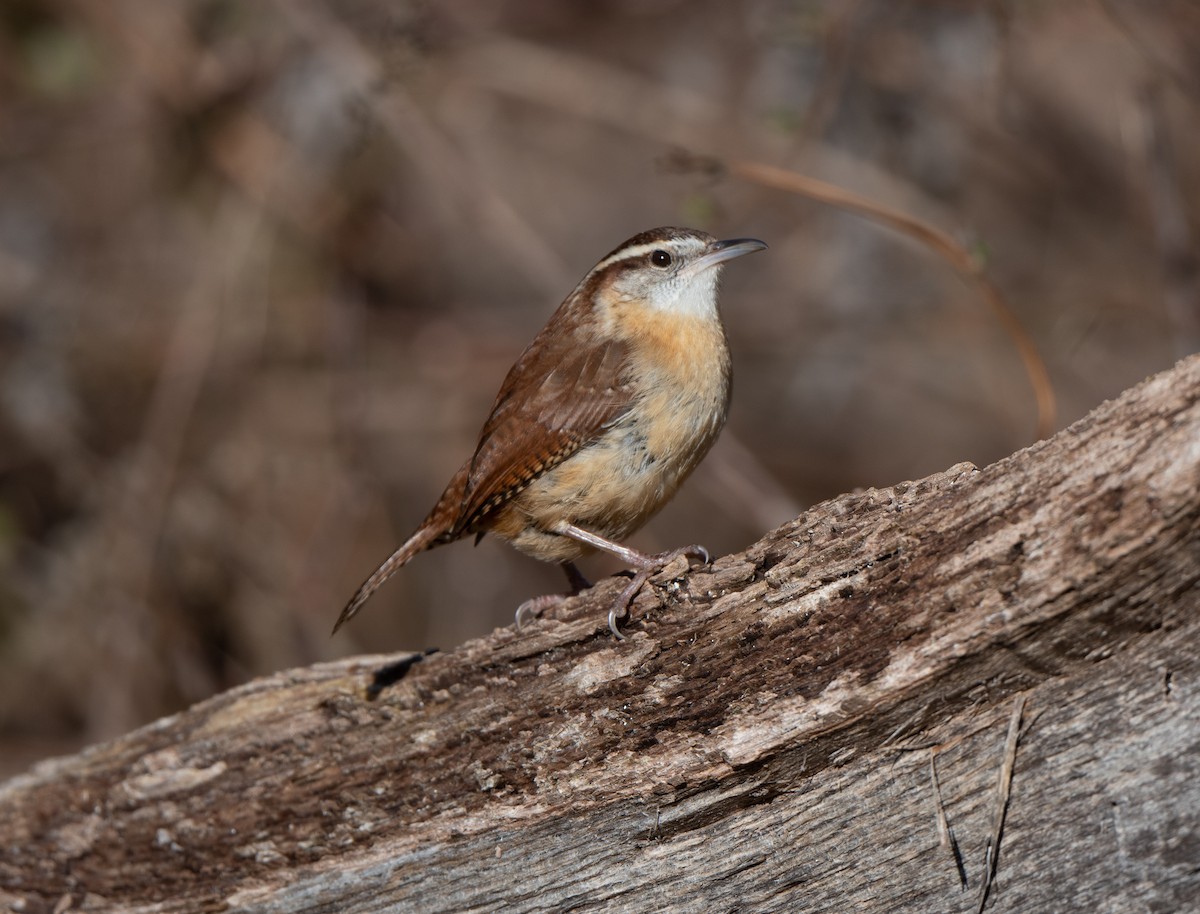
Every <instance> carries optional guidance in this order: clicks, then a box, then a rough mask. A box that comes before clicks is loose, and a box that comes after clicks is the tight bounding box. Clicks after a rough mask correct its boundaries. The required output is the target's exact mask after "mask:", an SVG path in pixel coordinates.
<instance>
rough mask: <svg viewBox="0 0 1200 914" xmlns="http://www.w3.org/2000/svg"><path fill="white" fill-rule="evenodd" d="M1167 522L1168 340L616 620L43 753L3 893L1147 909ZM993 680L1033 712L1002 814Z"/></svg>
mask: <svg viewBox="0 0 1200 914" xmlns="http://www.w3.org/2000/svg"><path fill="white" fill-rule="evenodd" d="M1198 529H1200V357H1196V358H1192V359H1190V360H1187V361H1185V362H1181V363H1180V364H1179V365H1178V366H1176V368H1175V369H1173V370H1172V371H1169V372H1166V373H1164V374H1161V375H1159V376H1157V377H1155V378H1153V379H1151V380H1149V381H1147V382H1146V383H1144V384H1142V385H1141V386H1139V387H1138V388H1136V389H1134V390H1132V391H1130V392H1128V393H1127V394H1125V395H1124V396H1122V397H1121V398H1120V399H1118V400H1115V401H1113V402H1110V403H1107V404H1105V405H1104V406H1102V407H1100V408H1099V409H1097V410H1096V411H1095V412H1094V413H1092V414H1091V415H1090V416H1088V417H1087V418H1086V419H1084V420H1082V421H1081V422H1079V423H1077V424H1075V425H1074V426H1072V427H1071V428H1070V429H1067V430H1066V431H1064V432H1061V433H1060V434H1058V435H1057V436H1055V437H1054V438H1052V439H1050V440H1049V441H1045V442H1042V443H1040V444H1038V445H1036V446H1034V447H1032V448H1029V449H1027V450H1025V451H1022V452H1020V453H1018V454H1015V455H1013V456H1012V457H1010V458H1008V459H1006V460H1003V461H1001V462H999V463H997V464H995V465H993V466H990V467H988V468H986V469H984V470H982V471H981V470H976V469H975V468H974V467H971V466H969V465H965V464H964V465H960V466H957V467H954V468H952V469H951V470H949V471H947V472H945V473H940V474H937V475H934V476H931V477H929V478H927V479H923V480H920V481H918V482H914V483H905V484H902V485H898V486H894V487H892V488H890V489H882V490H874V489H872V490H868V491H866V492H861V493H857V494H851V495H846V496H843V497H841V498H838V499H835V500H833V501H830V502H827V503H825V504H822V505H819V506H817V507H815V508H813V509H812V510H810V511H808V512H806V513H805V514H803V515H801V516H800V517H798V518H797V519H796V520H795V521H793V522H792V523H790V524H787V525H785V526H783V527H781V528H779V529H778V530H775V531H773V532H772V533H770V534H768V535H767V536H766V537H764V538H763V539H762V540H761V541H760V542H758V543H756V544H755V545H754V546H752V547H751V548H750V549H748V550H746V552H744V553H742V554H739V555H733V556H727V557H725V558H723V559H721V560H719V561H717V562H716V563H715V565H714V566H713V567H712V568H711V569H708V570H705V571H699V572H695V573H692V574H685V573H683V572H682V571H680V570H668V572H666V573H664V575H661V576H660V577H659V578H658V579H657V586H656V587H653V588H647V589H646V590H645V591H644V592H643V594H642V595H641V597H640V598H639V600H638V603H637V605H636V606H635V608H634V612H633V614H632V618H631V620H630V621H629V622H628V623H627V625H626V627H625V631H626V633H627V635H628V636H629V640H628V641H627V642H625V643H617V642H615V641H613V640H612V638H611V636H609V635H608V634H607V630H606V625H605V615H606V612H607V605H608V601H610V600H611V599H612V597H613V595H614V594H615V593H616V591H617V590H618V589H619V588H620V587H621V586H622V581H621V580H620V579H613V580H608V581H604V582H602V583H601V584H600V585H598V586H597V587H596V588H595V589H594V590H593V591H591V592H589V593H587V594H584V595H583V596H582V597H580V598H579V599H577V600H574V601H571V602H569V603H568V604H566V605H565V606H564V607H563V609H562V612H561V613H560V614H559V615H558V616H556V617H554V618H551V619H547V620H544V621H542V622H539V623H537V624H536V625H534V626H532V627H530V628H528V629H527V630H525V631H524V632H521V633H517V632H515V631H513V630H511V629H504V630H500V631H496V632H494V633H492V634H491V635H490V636H488V637H487V638H483V639H479V640H477V641H472V642H469V643H467V644H465V645H463V646H462V647H460V648H458V649H457V650H453V651H449V652H446V653H440V654H433V655H431V656H428V657H425V658H423V659H422V661H421V662H420V663H408V661H409V660H410V659H411V655H404V656H396V657H365V658H355V659H352V660H347V661H343V662H339V663H332V664H322V665H318V666H315V667H311V668H308V669H302V670H293V671H289V672H286V673H281V674H278V675H276V676H273V677H270V678H268V679H263V680H259V681H256V682H252V683H249V684H247V685H245V686H243V687H241V688H238V689H235V690H233V691H230V692H228V693H226V694H223V695H219V696H217V697H215V698H213V699H211V700H209V701H206V702H204V703H202V704H200V705H197V706H196V707H194V708H192V709H190V710H188V711H186V712H184V713H182V714H179V715H176V716H174V717H171V718H167V719H165V720H162V721H159V722H158V723H156V724H153V725H151V726H149V727H146V728H143V729H141V730H139V731H137V732H135V733H131V734H129V735H128V736H125V737H123V738H121V739H118V740H115V741H113V742H111V743H108V744H105V745H102V746H97V747H95V748H93V749H90V750H88V751H86V752H83V753H81V754H80V755H78V756H75V757H72V758H66V759H58V760H54V761H50V762H46V763H43V764H41V765H39V766H37V767H36V768H35V769H34V770H33V771H32V772H30V773H29V774H27V775H24V776H21V777H18V778H16V779H14V780H12V781H10V782H8V783H7V784H5V785H3V786H0V905H4V904H7V905H8V907H9V908H10V909H12V910H19V911H24V912H28V914H40V912H49V911H52V910H60V911H62V910H68V909H70V910H87V911H115V910H121V911H135V912H137V911H144V912H150V911H156V912H157V911H164V912H165V911H194V910H227V911H262V910H268V909H269V910H272V911H283V912H291V911H297V912H298V911H311V912H315V911H335V910H336V911H339V912H357V911H380V910H385V909H386V910H421V911H429V912H436V911H472V910H493V909H498V908H501V907H503V908H504V909H505V910H511V911H532V910H537V911H548V910H566V909H570V910H574V911H584V910H639V911H659V910H679V911H713V910H731V909H734V908H737V909H739V910H754V911H764V912H766V911H796V910H807V911H822V910H828V911H843V910H878V911H904V910H911V911H927V910H943V911H945V910H962V911H970V910H973V909H974V908H975V907H976V906H977V905H978V904H979V898H980V897H982V895H983V893H984V892H985V891H986V892H987V894H988V898H987V899H985V903H988V904H990V905H991V906H992V907H994V908H996V909H1003V910H1010V909H1011V910H1067V909H1079V908H1085V909H1086V908H1087V907H1089V906H1095V907H1099V908H1102V909H1104V910H1125V909H1127V908H1129V909H1138V910H1144V909H1161V910H1179V909H1182V907H1184V906H1185V904H1186V903H1188V901H1189V900H1190V899H1194V898H1196V897H1200V872H1198V871H1197V869H1196V865H1195V863H1196V857H1195V847H1196V841H1197V836H1200V786H1198V785H1200V753H1196V752H1195V751H1194V747H1195V745H1196V743H1197V740H1198V738H1200V702H1198V701H1197V700H1196V690H1197V688H1200V660H1198V657H1197V651H1196V648H1195V645H1196V643H1197V638H1198V637H1200V613H1197V612H1196V604H1197V597H1198V596H1200V587H1198V581H1200V537H1198V536H1197V530H1198ZM675 574H679V575H681V576H680V577H678V578H675V577H673V575H675ZM406 663H408V665H407V666H404V664H406ZM396 664H400V665H401V666H399V667H397V666H396ZM389 678H390V679H391V680H393V681H390V682H389V681H388V680H389ZM373 685H374V686H375V694H376V697H375V698H374V699H371V698H370V697H369V696H368V692H369V691H370V690H371V688H372V686H373ZM1017 693H1021V694H1023V695H1024V696H1025V697H1026V699H1027V700H1028V702H1029V706H1030V707H1031V708H1035V709H1036V710H1037V713H1038V714H1039V716H1038V718H1037V725H1036V727H1035V728H1034V729H1033V730H1031V731H1028V732H1026V733H1024V734H1023V735H1022V738H1021V741H1020V764H1019V766H1018V768H1017V769H1016V772H1015V776H1013V772H1012V769H1011V760H1010V762H1009V763H1008V767H1007V768H1006V769H1005V770H1006V771H1007V772H1008V775H1007V776H1006V777H1005V779H1004V785H1005V788H1004V790H1005V792H1004V803H1003V804H1002V805H1003V808H1004V809H1006V810H1007V813H1001V814H1000V815H1001V816H1002V818H998V817H997V816H998V814H997V809H996V802H997V796H996V790H995V778H996V774H995V772H996V755H995V734H996V732H997V730H998V729H999V728H1002V727H1003V726H1004V724H1005V723H1006V722H1008V721H1009V720H1010V718H1011V716H1012V707H1013V702H1014V700H1015V698H1014V697H1015V696H1016V695H1017ZM1009 742H1010V744H1011V747H1010V748H1011V749H1015V746H1016V744H1015V740H1013V739H1010V741H1009ZM935 746H936V747H939V748H938V752H937V759H938V765H939V768H940V778H939V781H938V788H939V789H938V790H937V791H933V789H932V787H931V783H930V775H929V773H928V772H927V771H926V770H925V762H924V760H925V758H926V757H927V753H929V752H930V750H931V749H932V748H933V747H935ZM1008 754H1009V755H1011V752H1009V753H1008ZM935 774H937V772H935ZM933 792H937V793H940V794H941V796H940V797H934V796H931V793H933ZM931 799H932V800H934V802H942V803H943V804H944V805H943V810H944V812H943V814H944V816H945V817H946V818H947V819H948V822H949V823H950V824H951V825H953V831H954V835H955V838H956V840H957V843H958V845H959V846H960V847H961V848H962V855H963V859H964V860H965V861H966V864H965V875H966V878H967V881H968V888H969V889H971V890H972V891H970V892H964V891H963V888H962V886H961V885H960V879H959V875H958V873H956V872H955V866H954V865H953V864H952V863H951V862H950V861H949V860H948V859H947V856H946V854H945V851H944V850H942V849H941V848H940V845H939V834H938V832H939V828H938V826H937V823H936V822H935V821H932V820H931V818H930V816H929V808H930V805H929V804H930V802H931ZM1001 821H1002V823H1003V837H1004V853H1003V858H1002V859H1000V860H998V859H997V857H996V850H997V847H996V834H995V830H996V825H997V822H1001ZM948 829H949V825H948V826H947V830H948ZM947 833H948V831H947ZM989 840H991V849H990V851H989V850H988V848H989ZM985 859H986V860H988V864H987V866H985V867H982V868H980V867H979V863H978V862H979V861H981V860H985ZM996 863H998V864H999V866H998V868H997V870H996V872H995V881H994V882H991V881H990V878H989V876H988V874H987V870H988V869H989V868H990V867H991V866H992V865H994V864H996ZM985 880H988V888H987V889H986V890H985V889H983V886H984V884H985Z"/></svg>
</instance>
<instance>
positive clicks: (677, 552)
mask: <svg viewBox="0 0 1200 914" xmlns="http://www.w3.org/2000/svg"><path fill="white" fill-rule="evenodd" d="M635 555H636V556H637V558H636V559H635V560H634V561H633V562H631V564H633V565H636V566H637V569H638V571H637V573H636V574H634V576H633V578H632V579H631V580H630V581H629V583H628V584H627V585H626V586H625V589H624V590H622V591H621V593H620V595H619V596H618V597H617V599H616V602H615V603H613V606H612V609H610V610H609V611H608V628H609V631H611V632H612V633H613V635H615V636H616V638H617V640H618V641H624V640H625V636H624V635H622V634H621V629H620V628H619V627H618V626H617V620H618V619H623V618H625V617H626V616H628V615H629V609H630V607H631V606H633V601H634V600H635V599H636V598H637V595H638V594H639V593H641V590H642V588H643V587H645V586H646V582H647V581H649V580H650V579H651V578H652V577H654V576H655V575H656V574H658V573H659V572H660V571H662V570H663V569H664V568H666V567H667V566H668V565H670V564H671V563H672V562H673V561H675V560H676V559H678V558H687V559H699V560H700V564H701V565H707V564H708V563H709V561H710V559H709V555H708V550H707V549H705V548H704V547H703V546H698V545H694V544H693V545H691V546H683V547H681V548H679V549H670V550H668V551H667V552H659V553H657V554H656V555H646V554H645V553H635ZM689 565H690V562H689Z"/></svg>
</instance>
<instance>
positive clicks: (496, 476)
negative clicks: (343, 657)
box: [333, 227, 767, 639]
mask: <svg viewBox="0 0 1200 914" xmlns="http://www.w3.org/2000/svg"><path fill="white" fill-rule="evenodd" d="M766 247H767V245H766V244H764V243H763V242H762V241H759V240H758V239H756V238H737V239H731V240H725V241H720V240H718V239H717V238H715V237H713V236H712V235H710V234H708V233H707V232H703V231H699V230H696V229H688V228H675V227H662V228H655V229H650V230H649V231H645V232H641V233H640V234H637V235H634V236H633V237H632V238H630V239H629V240H628V241H626V242H625V243H623V244H621V245H619V246H618V247H617V248H616V249H614V250H613V251H612V252H611V253H609V254H608V255H607V256H605V257H604V258H602V259H601V260H600V261H599V263H597V264H596V265H595V266H594V267H592V269H591V270H590V271H589V272H588V273H587V275H586V276H584V277H583V279H582V280H581V281H580V282H579V284H578V285H577V286H576V287H575V289H574V290H573V291H572V292H571V293H570V294H569V295H568V296H567V297H566V299H564V301H563V302H562V304H561V305H560V306H559V307H558V309H557V310H556V311H555V312H554V313H553V315H551V317H550V319H549V321H548V322H547V323H546V325H545V327H543V328H542V330H541V331H540V332H539V333H538V334H537V336H535V337H534V339H533V342H531V343H530V344H529V345H528V347H526V349H525V351H524V352H522V353H521V355H520V357H519V358H518V359H517V361H516V363H515V364H514V365H513V366H512V368H511V369H510V370H509V372H508V375H507V376H506V377H505V379H504V383H503V384H501V386H500V390H499V393H497V395H496V400H495V403H494V404H493V405H492V409H491V412H490V414H489V415H488V418H487V421H485V422H484V424H483V428H482V430H481V431H480V433H479V439H478V442H477V443H476V445H475V450H474V452H473V453H472V454H471V456H470V457H469V458H468V459H467V460H466V462H465V463H463V465H462V466H461V467H460V468H459V470H458V472H457V473H455V474H454V476H453V477H452V478H451V480H450V482H449V484H448V485H447V486H446V489H445V491H444V492H443V493H442V496H441V497H440V498H439V499H438V501H437V503H436V504H435V505H434V507H433V509H432V510H431V511H430V512H429V515H428V516H427V517H426V518H425V520H424V521H422V522H421V524H420V525H419V526H418V527H417V529H416V531H415V532H414V533H413V534H412V536H410V537H409V538H408V539H407V540H406V541H405V542H404V543H403V544H402V545H400V547H399V548H397V549H396V550H395V552H393V553H392V555H391V556H390V557H389V558H388V559H387V560H385V561H384V562H383V564H381V565H380V566H379V567H378V568H377V569H376V570H375V572H374V573H373V574H371V576H370V577H368V578H367V579H366V580H365V581H364V582H363V583H362V585H361V586H360V587H359V588H358V590H357V591H356V592H355V594H354V596H353V597H351V599H350V601H349V602H348V603H347V604H346V606H345V608H344V609H343V610H342V612H341V615H340V616H338V619H337V623H336V624H335V625H334V628H333V632H334V633H336V632H337V631H338V629H340V628H341V627H342V626H343V625H345V624H346V623H347V622H348V621H350V619H352V618H353V617H354V616H355V615H356V614H357V613H358V611H359V610H360V609H362V607H363V605H364V604H365V603H366V602H367V600H368V599H370V597H371V595H372V594H374V593H375V591H376V590H377V589H378V588H379V587H380V586H381V585H382V584H383V583H384V582H385V581H386V580H388V578H390V577H391V576H392V575H393V574H395V572H396V571H397V570H399V569H400V568H401V567H402V566H403V565H405V564H407V563H408V562H409V561H410V560H411V559H412V558H413V557H414V556H416V555H418V554H419V553H421V552H424V551H426V550H428V549H432V548H434V547H436V546H441V545H444V544H446V543H451V542H454V541H455V540H459V539H462V538H463V537H467V536H474V537H475V541H476V543H478V542H479V540H480V539H482V538H483V537H484V535H486V534H489V533H490V534H492V535H493V536H495V537H496V538H497V539H500V540H503V541H505V542H507V543H509V544H511V545H512V546H514V547H515V548H516V549H518V550H519V551H521V552H523V553H525V554H526V555H529V556H532V557H533V558H536V559H540V560H542V561H544V562H553V563H557V564H559V565H561V566H562V567H563V569H564V571H565V572H566V575H567V580H568V582H569V585H570V586H571V594H569V595H561V594H551V595H546V596H542V597H535V598H533V599H532V600H528V601H526V602H525V603H523V604H522V605H521V607H520V608H519V609H518V610H517V618H516V621H517V626H518V628H519V627H520V626H521V625H522V623H523V622H524V621H525V620H527V619H528V618H530V617H531V616H537V615H540V614H541V613H542V612H544V611H545V610H546V609H548V608H550V607H551V606H553V605H556V604H557V603H559V602H561V601H562V600H565V599H567V597H568V596H570V595H574V594H576V593H579V592H580V591H581V590H583V589H585V588H587V587H589V586H591V585H590V584H589V582H588V580H587V578H585V577H584V576H583V574H582V573H581V572H580V571H579V569H578V567H577V566H576V565H575V562H576V561H577V560H578V559H580V558H581V557H583V556H584V555H587V554H590V553H593V552H595V551H600V552H605V553H608V554H610V555H614V556H616V557H617V558H618V559H620V560H621V561H622V562H624V563H625V564H627V565H628V566H629V567H630V568H631V569H635V570H636V571H635V574H634V575H633V577H632V579H631V580H630V582H629V584H628V585H627V586H626V587H625V588H624V589H623V591H622V592H621V594H620V595H619V596H618V598H617V600H616V601H615V602H614V604H613V606H612V608H611V610H610V611H609V616H608V626H609V629H610V630H611V631H612V633H613V634H614V635H615V636H616V637H617V638H618V639H624V635H623V634H622V632H621V631H620V628H619V626H618V619H619V618H623V617H624V615H625V614H626V613H627V612H628V608H629V606H630V605H631V603H632V601H633V599H634V598H635V597H636V596H637V593H638V591H639V590H640V589H641V588H642V587H643V586H644V585H645V582H646V581H647V580H649V578H650V577H651V576H653V575H654V574H656V573H657V572H658V571H659V570H661V569H662V568H664V567H665V566H666V565H667V564H669V563H670V562H672V561H674V560H675V559H677V558H678V557H680V556H686V557H688V559H689V564H690V560H691V559H693V558H694V559H697V560H699V561H700V562H701V564H707V563H708V561H709V556H708V552H707V550H705V549H704V548H703V547H702V546H699V545H689V546H684V547H682V548H678V549H671V550H669V551H666V552H661V553H657V554H646V553H643V552H640V551H638V550H636V549H632V548H630V547H628V546H625V545H623V544H622V541H623V540H624V539H626V538H627V537H628V536H630V535H631V534H632V533H633V532H634V531H636V530H637V529H639V528H640V527H641V526H642V525H643V524H645V523H646V521H647V520H649V519H650V517H651V516H653V515H654V514H655V513H657V512H658V510H659V509H660V508H662V506H663V505H665V504H666V503H667V502H668V501H669V500H670V499H671V497H672V496H673V495H674V494H675V492H676V490H677V489H678V488H679V486H680V484H681V483H682V482H683V481H684V480H685V479H686V478H687V476H688V475H689V474H690V473H691V472H692V470H693V469H695V467H696V465H697V464H698V463H699V462H700V461H701V460H702V459H703V458H704V456H705V455H706V454H707V453H708V451H709V449H710V448H711V447H712V445H713V443H714V442H715V441H716V439H717V436H718V435H719V434H720V431H721V428H722V427H723V426H724V424H725V418H726V415H727V414H728V411H729V401H730V392H731V379H732V374H731V362H730V355H729V346H728V343H727V341H726V336H725V329H724V326H723V324H722V323H721V318H720V314H719V312H718V309H717V287H718V279H719V277H720V274H721V272H722V269H723V267H724V265H725V264H726V263H727V262H728V261H729V260H732V259H733V258H735V257H741V256H743V255H745V254H750V253H753V252H755V251H760V250H763V249H765V248H766Z"/></svg>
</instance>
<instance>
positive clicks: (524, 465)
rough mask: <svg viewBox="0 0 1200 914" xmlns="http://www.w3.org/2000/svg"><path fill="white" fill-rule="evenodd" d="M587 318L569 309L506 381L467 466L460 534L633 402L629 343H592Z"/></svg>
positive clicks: (457, 526)
mask: <svg viewBox="0 0 1200 914" xmlns="http://www.w3.org/2000/svg"><path fill="white" fill-rule="evenodd" d="M589 320H590V315H582V316H581V315H579V314H578V313H577V312H576V311H575V310H574V309H568V308H567V307H566V306H564V307H563V308H560V309H559V310H558V311H557V312H555V314H554V316H553V317H552V318H551V319H550V322H549V323H548V324H547V325H546V327H545V328H544V329H543V330H542V332H541V333H539V334H538V335H537V337H536V338H535V339H534V340H533V342H532V343H530V344H529V347H528V348H527V349H526V350H525V352H523V353H522V354H521V357H520V358H519V359H517V362H516V364H515V365H513V367H512V369H511V370H510V371H509V373H508V377H506V378H505V379H504V384H502V385H501V387H500V392H499V394H497V396H496V402H495V405H493V406H492V412H491V415H489V416H488V420H487V422H485V423H484V426H483V431H481V432H480V434H479V444H478V446H477V447H476V449H475V455H474V457H472V458H471V461H470V463H469V464H468V465H467V467H465V468H464V469H466V470H467V479H466V485H465V488H464V490H463V500H462V508H461V510H460V513H459V521H458V523H456V524H455V525H454V527H455V531H456V533H458V535H461V534H462V533H465V532H467V531H470V530H471V529H473V528H474V527H476V525H477V524H478V523H479V521H480V520H482V519H483V518H484V517H486V516H487V515H488V514H489V513H491V512H492V511H494V510H495V509H496V508H497V507H499V506H500V505H502V504H504V503H505V502H506V501H508V500H509V499H510V498H512V497H513V496H515V495H517V494H518V493H519V492H520V491H521V490H522V489H524V488H525V487H526V486H528V485H529V484H530V483H531V482H533V480H535V479H537V477H539V476H541V475H542V474H543V473H545V472H547V471H548V470H550V469H552V468H554V467H555V466H557V465H558V464H560V463H562V462H563V461H564V460H566V459H567V458H568V457H570V456H571V455H572V454H573V453H575V452H576V451H577V450H579V449H580V448H581V447H584V446H586V445H587V444H589V443H590V442H592V441H594V440H595V439H596V437H597V436H598V435H599V434H600V433H601V432H602V431H603V430H604V429H605V428H606V427H607V426H609V425H611V424H612V423H613V422H614V421H616V420H617V419H618V418H620V417H621V416H622V415H623V414H624V413H625V412H626V411H627V410H628V409H629V407H630V404H631V402H632V391H631V389H630V386H629V383H628V379H627V378H626V377H625V366H626V346H625V344H624V343H622V342H618V341H609V342H604V343H597V342H596V341H595V339H594V336H593V334H591V333H588V332H587V331H588V327H587V323H586V322H587V321H589Z"/></svg>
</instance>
